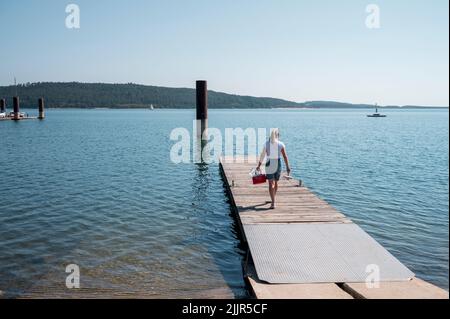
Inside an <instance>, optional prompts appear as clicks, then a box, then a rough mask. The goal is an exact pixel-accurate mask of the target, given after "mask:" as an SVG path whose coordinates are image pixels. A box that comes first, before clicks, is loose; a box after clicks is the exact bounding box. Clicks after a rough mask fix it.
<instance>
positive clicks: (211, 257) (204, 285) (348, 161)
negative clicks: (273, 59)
mask: <svg viewBox="0 0 450 319" xmlns="http://www.w3.org/2000/svg"><path fill="white" fill-rule="evenodd" d="M210 113H211V114H210V120H209V122H210V126H214V127H218V128H221V129H223V128H226V127H242V128H247V127H261V128H264V127H266V128H270V127H279V128H280V129H281V134H282V136H281V138H282V140H283V141H284V142H285V143H286V145H287V150H288V153H289V155H290V158H291V162H292V166H293V169H294V172H293V174H294V175H295V176H296V177H298V178H301V179H303V180H304V181H305V183H306V184H307V186H308V187H310V188H311V189H312V190H313V191H314V192H316V193H317V194H318V195H320V196H321V197H322V198H324V199H326V200H327V201H329V202H330V203H331V204H332V205H334V206H335V207H337V208H338V209H339V210H341V211H342V212H343V213H345V214H346V215H348V216H349V217H351V218H352V219H353V220H354V221H355V222H357V223H358V224H359V225H361V226H362V227H363V228H364V229H365V230H366V231H368V232H369V233H370V234H371V235H373V236H374V237H375V238H376V239H377V240H378V241H380V242H381V243H382V244H383V245H384V246H385V247H386V248H388V249H389V250H390V251H391V252H392V253H393V254H394V255H395V256H396V257H397V258H399V259H400V260H401V261H402V262H404V263H405V264H406V265H407V266H408V267H410V268H411V269H412V270H413V271H414V272H415V273H416V274H417V275H418V276H419V277H421V278H423V279H425V280H429V281H431V282H433V283H435V284H438V285H439V286H441V287H444V288H446V289H448V255H449V254H448V252H449V234H448V229H449V228H448V227H449V225H448V221H449V215H448V213H449V206H448V205H449V196H448V194H449V176H448V174H449V157H448V154H449V144H448V141H449V139H448V136H449V135H448V134H449V122H448V121H449V119H448V110H443V111H439V110H438V111H435V110H429V111H422V110H419V111H411V110H408V111H405V110H402V111H400V110H397V111H393V110H392V111H386V113H387V114H388V115H389V117H388V118H386V119H370V118H366V117H365V114H366V113H367V111H355V110H340V111H330V110H320V111H317V110H316V111H311V110H289V111H288V110H258V111H235V110H220V111H218V110H212V111H210ZM193 118H194V111H175V110H165V111H160V110H157V111H153V112H151V111H146V110H132V111H128V110H49V111H47V119H46V120H45V121H43V122H39V121H23V122H19V123H14V122H10V121H5V122H0V136H1V137H0V141H1V148H0V163H2V167H3V169H2V173H1V175H0V194H1V204H0V291H2V292H3V295H4V296H6V297H16V296H35V295H40V296H42V294H44V295H50V296H51V295H56V296H61V295H62V296H82V297H86V296H87V297H89V296H95V294H100V295H101V296H113V295H120V296H124V295H125V296H132V297H136V296H140V297H146V298H147V297H150V298H151V297H156V298H167V297H177V298H187V297H237V298H242V297H246V296H247V291H246V289H245V285H244V282H243V279H242V277H243V276H242V266H241V264H242V260H243V258H244V257H243V254H244V252H243V250H242V247H240V244H239V240H238V235H237V229H236V225H235V223H234V221H233V218H232V216H231V215H230V206H229V204H228V202H227V198H226V194H225V193H224V189H223V185H222V181H221V179H220V176H219V170H218V166H217V165H215V164H213V165H195V164H181V165H175V164H173V163H171V162H170V160H169V152H170V148H171V146H172V145H173V142H171V141H170V139H169V135H170V132H171V131H172V129H173V128H176V127H186V128H188V129H190V128H191V127H192V119H193ZM72 263H75V264H77V265H79V266H80V269H81V284H82V288H84V289H82V290H81V291H77V292H72V291H69V292H68V291H67V290H66V289H65V288H64V287H65V277H66V275H67V274H66V273H65V267H66V265H68V264H72ZM0 294H1V293H0Z"/></svg>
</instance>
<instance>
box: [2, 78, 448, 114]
mask: <svg viewBox="0 0 450 319" xmlns="http://www.w3.org/2000/svg"><path fill="white" fill-rule="evenodd" d="M15 95H18V96H19V97H20V103H21V106H22V108H24V107H32V108H33V107H35V105H37V101H38V99H39V98H44V99H45V104H46V107H47V108H55V109H56V108H57V109H64V108H71V109H74V108H76V109H78V108H81V109H83V108H110V109H146V108H147V109H151V108H155V109H192V108H194V107H195V99H196V91H195V89H193V88H170V87H160V86H148V85H139V84H134V83H127V84H107V83H80V82H40V83H27V84H19V85H17V87H16V86H11V85H10V86H0V99H6V102H7V104H8V105H9V106H11V105H12V97H13V96H15ZM208 95H209V96H208V102H209V109H291V110H299V109H306V110H315V109H361V110H363V109H374V108H375V103H374V104H365V103H348V102H336V101H324V100H316V101H305V102H294V101H288V100H284V99H280V98H272V97H255V96H246V95H236V94H229V93H223V92H217V91H211V90H209V91H208ZM86 105H88V106H89V107H86ZM378 107H379V108H380V109H445V108H448V106H441V105H411V104H405V105H379V106H378Z"/></svg>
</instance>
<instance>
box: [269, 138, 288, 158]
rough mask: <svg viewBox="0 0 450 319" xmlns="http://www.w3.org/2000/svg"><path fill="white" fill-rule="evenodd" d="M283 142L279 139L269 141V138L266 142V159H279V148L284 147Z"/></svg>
mask: <svg viewBox="0 0 450 319" xmlns="http://www.w3.org/2000/svg"><path fill="white" fill-rule="evenodd" d="M284 147H285V146H284V144H283V143H282V142H280V141H275V142H274V143H271V142H270V140H269V141H267V142H266V154H267V158H268V159H276V160H277V159H280V158H281V150H282V149H284Z"/></svg>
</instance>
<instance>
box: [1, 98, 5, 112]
mask: <svg viewBox="0 0 450 319" xmlns="http://www.w3.org/2000/svg"><path fill="white" fill-rule="evenodd" d="M0 113H6V101H5V99H0Z"/></svg>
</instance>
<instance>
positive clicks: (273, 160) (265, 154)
mask: <svg viewBox="0 0 450 319" xmlns="http://www.w3.org/2000/svg"><path fill="white" fill-rule="evenodd" d="M281 156H283V159H284V162H285V164H286V171H287V174H288V175H291V167H290V166H289V159H288V156H287V154H286V147H285V146H284V143H283V142H281V141H280V131H279V130H278V129H274V130H272V132H271V133H270V139H269V140H268V141H267V142H266V145H265V146H264V148H263V151H262V152H261V156H260V160H259V163H258V167H257V170H260V169H261V165H262V163H263V161H264V159H265V158H267V162H266V175H267V179H268V180H269V194H270V199H271V200H272V205H271V206H270V209H275V199H276V196H277V191H278V181H279V180H280V177H281Z"/></svg>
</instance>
